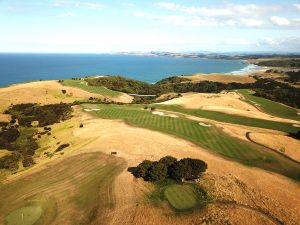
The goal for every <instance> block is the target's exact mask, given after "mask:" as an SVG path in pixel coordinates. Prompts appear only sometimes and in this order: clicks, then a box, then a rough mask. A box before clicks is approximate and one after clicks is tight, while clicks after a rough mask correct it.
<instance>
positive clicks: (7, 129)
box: [0, 103, 72, 170]
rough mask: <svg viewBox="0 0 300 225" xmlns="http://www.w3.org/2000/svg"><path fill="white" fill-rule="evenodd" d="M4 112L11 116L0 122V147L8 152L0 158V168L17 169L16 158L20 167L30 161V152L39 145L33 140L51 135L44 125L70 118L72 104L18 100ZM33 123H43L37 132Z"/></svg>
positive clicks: (31, 160)
mask: <svg viewBox="0 0 300 225" xmlns="http://www.w3.org/2000/svg"><path fill="white" fill-rule="evenodd" d="M5 113H6V114H9V115H11V118H12V119H11V121H10V122H9V123H5V122H1V123H0V149H6V150H8V151H11V152H12V153H11V154H8V155H6V156H4V157H2V158H0V169H10V170H17V169H18V168H19V162H20V161H21V162H22V165H23V167H28V166H31V165H33V164H34V160H33V156H34V154H35V151H36V150H37V149H38V148H39V146H38V143H37V140H38V139H39V138H41V137H42V136H43V135H51V127H47V126H48V125H52V124H54V123H59V122H60V121H63V120H67V119H70V118H71V116H72V115H71V113H72V108H71V105H70V104H65V103H60V104H51V105H44V106H42V105H39V104H19V105H12V106H11V107H10V108H9V109H8V110H6V111H5ZM37 127H44V128H43V131H40V132H39V131H38V129H37Z"/></svg>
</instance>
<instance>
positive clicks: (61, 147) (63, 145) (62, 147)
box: [55, 144, 70, 152]
mask: <svg viewBox="0 0 300 225" xmlns="http://www.w3.org/2000/svg"><path fill="white" fill-rule="evenodd" d="M69 146H70V144H62V145H60V146H59V147H58V148H57V149H56V150H55V152H60V151H62V150H63V149H65V148H67V147H69Z"/></svg>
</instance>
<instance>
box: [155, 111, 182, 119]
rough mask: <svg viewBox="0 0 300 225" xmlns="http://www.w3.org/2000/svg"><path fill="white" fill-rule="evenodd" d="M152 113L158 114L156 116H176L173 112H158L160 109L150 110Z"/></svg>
mask: <svg viewBox="0 0 300 225" xmlns="http://www.w3.org/2000/svg"><path fill="white" fill-rule="evenodd" d="M152 114H153V115H158V116H169V117H172V118H177V117H178V116H177V115H175V114H165V113H164V112H160V111H153V112H152Z"/></svg>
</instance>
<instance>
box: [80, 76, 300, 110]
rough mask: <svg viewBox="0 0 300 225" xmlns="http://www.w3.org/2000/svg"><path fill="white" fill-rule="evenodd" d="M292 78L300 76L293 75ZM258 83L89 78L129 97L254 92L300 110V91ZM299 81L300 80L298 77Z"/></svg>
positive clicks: (278, 84) (141, 100) (270, 82)
mask: <svg viewBox="0 0 300 225" xmlns="http://www.w3.org/2000/svg"><path fill="white" fill-rule="evenodd" d="M291 74H293V75H291V77H293V79H295V78H294V77H298V76H299V74H298V75H295V74H294V73H291ZM255 78H256V79H257V80H256V82H254V83H245V84H242V83H234V82H233V83H227V84H225V83H221V82H212V81H202V82H199V83H192V82H190V81H188V79H186V78H184V77H170V78H166V79H163V80H161V81H159V82H157V83H155V84H149V83H145V82H141V81H136V80H132V79H128V78H124V77H120V76H117V77H114V76H106V77H98V78H87V79H86V80H87V82H88V84H89V85H93V86H105V87H107V88H109V89H112V90H116V91H121V92H125V93H129V94H143V95H157V96H159V95H162V94H166V93H171V92H175V93H186V92H200V93H218V92H220V91H223V90H235V89H246V88H247V89H254V90H255V91H256V94H255V95H257V96H261V97H264V98H267V99H270V100H273V101H278V102H281V103H284V104H287V105H289V106H292V107H298V108H299V107H300V89H297V88H295V87H292V86H290V85H288V84H284V83H282V82H278V81H275V80H273V79H262V78H258V77H255ZM297 79H298V78H297ZM153 102H155V97H151V96H149V97H148V96H135V99H134V102H133V103H145V104H148V103H153Z"/></svg>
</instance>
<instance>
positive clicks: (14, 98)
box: [0, 80, 132, 112]
mask: <svg viewBox="0 0 300 225" xmlns="http://www.w3.org/2000/svg"><path fill="white" fill-rule="evenodd" d="M61 90H66V91H67V94H62V92H61ZM89 97H97V98H100V99H103V98H107V96H103V95H99V94H94V93H90V92H87V91H84V90H81V89H78V88H73V87H67V86H63V85H61V84H60V83H58V82H57V81H54V80H53V81H37V82H30V83H24V84H17V85H12V86H9V87H5V88H1V89H0V112H1V111H3V110H5V109H6V108H7V107H8V106H9V105H10V104H19V103H24V102H26V103H40V104H51V103H59V102H66V103H71V102H74V101H76V100H87V99H88V98H89ZM110 99H112V100H114V101H119V102H125V103H128V102H131V101H132V97H130V96H128V95H126V94H122V95H121V96H119V97H117V98H111V97H110Z"/></svg>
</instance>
